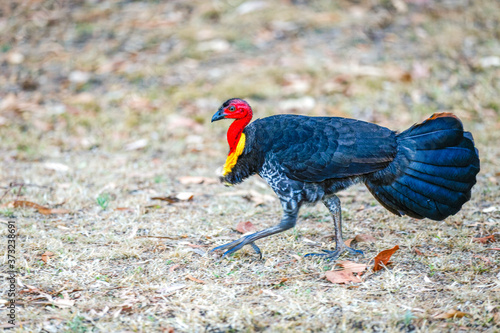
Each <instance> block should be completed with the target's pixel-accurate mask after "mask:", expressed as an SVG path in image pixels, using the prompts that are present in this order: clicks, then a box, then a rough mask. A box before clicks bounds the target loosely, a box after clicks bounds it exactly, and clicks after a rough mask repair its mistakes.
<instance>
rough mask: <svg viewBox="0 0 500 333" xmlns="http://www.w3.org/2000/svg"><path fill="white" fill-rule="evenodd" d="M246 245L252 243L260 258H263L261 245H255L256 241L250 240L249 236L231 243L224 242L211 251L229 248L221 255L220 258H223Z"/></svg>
mask: <svg viewBox="0 0 500 333" xmlns="http://www.w3.org/2000/svg"><path fill="white" fill-rule="evenodd" d="M245 245H250V246H251V247H252V248H253V249H254V251H255V253H257V254H258V255H259V259H262V252H261V251H260V249H259V247H258V246H257V245H255V243H254V242H251V241H249V240H248V238H247V236H245V237H241V238H240V239H237V240H235V241H233V242H230V243H227V244H224V245H221V246H217V247H215V248H213V249H211V250H210V251H209V253H212V252H214V251H218V250H226V249H227V251H226V252H224V253H223V254H222V256H221V257H220V259H222V258H224V257H225V256H228V255H231V254H233V253H235V252H236V251H238V250H239V249H241V248H242V247H243V246H245Z"/></svg>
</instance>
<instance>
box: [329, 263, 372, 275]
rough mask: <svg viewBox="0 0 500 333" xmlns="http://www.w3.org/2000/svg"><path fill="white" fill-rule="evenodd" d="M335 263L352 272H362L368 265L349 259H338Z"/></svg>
mask: <svg viewBox="0 0 500 333" xmlns="http://www.w3.org/2000/svg"><path fill="white" fill-rule="evenodd" d="M336 265H339V266H341V267H342V268H344V270H346V271H351V272H353V273H360V272H363V271H365V270H366V268H367V267H368V265H366V264H360V263H357V262H354V261H349V260H345V261H338V262H337V263H336Z"/></svg>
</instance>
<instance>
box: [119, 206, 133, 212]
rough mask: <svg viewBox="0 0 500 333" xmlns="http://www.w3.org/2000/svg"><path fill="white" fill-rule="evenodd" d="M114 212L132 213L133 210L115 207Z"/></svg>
mask: <svg viewBox="0 0 500 333" xmlns="http://www.w3.org/2000/svg"><path fill="white" fill-rule="evenodd" d="M115 211H121V212H133V211H134V209H133V208H130V207H116V208H115Z"/></svg>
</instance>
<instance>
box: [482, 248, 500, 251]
mask: <svg viewBox="0 0 500 333" xmlns="http://www.w3.org/2000/svg"><path fill="white" fill-rule="evenodd" d="M484 250H485V251H500V247H490V248H489V249H484Z"/></svg>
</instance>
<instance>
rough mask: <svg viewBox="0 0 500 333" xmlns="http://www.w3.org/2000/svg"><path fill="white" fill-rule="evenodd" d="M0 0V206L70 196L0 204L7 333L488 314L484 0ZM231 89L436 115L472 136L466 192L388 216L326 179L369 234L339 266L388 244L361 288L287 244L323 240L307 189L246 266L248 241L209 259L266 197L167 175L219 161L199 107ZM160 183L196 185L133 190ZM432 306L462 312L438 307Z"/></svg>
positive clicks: (439, 325)
mask: <svg viewBox="0 0 500 333" xmlns="http://www.w3.org/2000/svg"><path fill="white" fill-rule="evenodd" d="M294 2H297V3H298V4H295V5H294V4H291V3H294ZM11 3H12V2H6V3H5V4H4V3H2V5H0V10H1V15H2V16H0V27H2V29H1V30H2V31H3V33H2V35H1V36H0V48H1V53H0V66H1V71H2V75H1V76H0V85H1V86H2V87H3V88H2V90H1V91H0V94H1V96H0V98H1V100H0V142H1V145H0V153H1V154H0V156H1V157H0V158H1V159H0V161H1V162H0V186H2V187H4V188H5V189H4V191H7V190H8V189H7V188H8V187H9V184H11V183H23V184H26V185H25V186H23V187H22V188H21V189H20V188H19V187H15V188H13V189H10V191H8V192H5V193H7V194H6V195H5V196H4V197H2V199H1V202H0V204H1V205H3V204H6V203H8V202H11V201H13V200H16V199H17V200H29V201H32V202H36V203H38V204H42V205H45V206H48V207H62V208H65V209H69V210H71V211H72V214H62V215H48V216H44V215H41V214H40V213H38V212H37V211H35V210H33V209H28V208H25V209H23V208H15V209H13V208H8V207H3V208H1V210H0V214H2V215H0V221H1V222H2V225H4V224H5V223H4V222H6V221H8V220H15V221H16V223H17V226H18V243H17V244H18V251H17V262H16V265H17V268H18V291H19V292H20V293H19V294H18V303H19V306H18V307H17V313H18V323H19V326H18V327H17V328H16V329H15V330H14V331H19V332H21V331H44V332H59V331H69V332H86V331H102V332H106V331H120V332H125V331H140V332H142V331H145V332H148V331H167V332H171V331H172V330H174V331H179V332H184V331H185V332H219V331H220V332H234V331H248V332H251V331H262V330H267V331H367V332H372V331H373V332H400V331H403V332H405V331H406V332H443V331H450V332H451V331H453V332H455V331H461V330H463V331H480V332H483V331H484V332H486V331H487V332H494V331H499V330H500V327H499V326H498V325H499V323H500V314H499V313H500V306H499V303H500V282H499V278H500V276H499V275H498V271H499V265H500V257H499V252H498V251H487V248H491V247H498V243H497V244H480V243H476V242H473V241H472V240H473V237H478V236H486V235H490V234H494V233H498V232H499V227H498V223H499V220H500V208H498V207H500V201H499V199H498V194H499V177H500V176H499V173H498V166H499V160H500V148H499V147H498V142H499V139H500V135H499V132H500V126H499V120H500V115H499V112H500V102H499V97H498V92H499V91H500V81H499V77H500V65H499V64H498V62H499V61H500V59H499V57H498V55H499V54H500V42H499V39H500V26H499V22H498V14H497V13H498V12H499V11H500V7H499V4H498V2H497V1H494V0H491V1H474V2H473V4H469V5H467V2H463V3H461V2H459V1H457V2H444V4H441V3H437V2H435V1H432V0H431V1H396V0H394V1H381V2H380V3H376V2H372V3H371V5H368V4H365V3H364V2H359V3H358V4H356V2H348V1H340V2H335V5H330V1H320V0H319V1H312V2H304V1H291V2H290V3H289V2H288V1H281V2H275V3H274V2H269V3H267V2H266V7H265V8H261V9H258V8H254V9H255V11H251V12H248V13H244V9H245V8H247V9H248V8H249V7H241V6H243V5H241V3H242V2H241V1H227V2H225V1H167V2H165V3H163V2H161V1H160V2H113V1H103V2H95V1H76V2H73V3H72V4H71V5H69V4H66V3H65V2H57V1H22V2H19V3H17V4H14V3H12V4H11ZM259 3H260V2H247V3H246V4H247V6H249V4H250V5H252V4H253V5H257V6H258V4H259ZM303 3H308V5H304V4H303ZM419 3H420V4H419ZM471 3H472V2H471ZM261 4H262V3H261ZM240 5H241V6H240ZM230 97H243V98H247V99H249V100H250V101H251V103H252V105H253V106H254V110H255V113H256V115H257V116H259V117H263V116H266V115H269V114H276V113H281V112H297V113H302V114H310V115H341V116H349V117H355V118H360V119H364V120H368V121H375V122H377V123H380V124H382V125H385V126H389V127H391V128H393V129H398V130H403V129H405V128H406V127H408V126H409V125H411V124H412V123H414V122H417V121H421V120H422V119H424V118H425V117H426V116H428V115H430V114H432V113H433V112H435V111H452V112H455V113H456V114H457V115H459V116H460V117H461V118H462V119H463V120H464V123H465V126H466V128H467V129H469V130H470V131H472V132H473V134H474V136H475V138H476V141H477V146H478V148H479V150H480V156H481V163H482V164H481V168H482V171H481V173H480V175H479V177H478V184H477V185H476V186H475V187H474V191H473V197H472V200H471V202H470V203H468V204H466V205H465V206H464V209H463V210H462V211H461V212H460V213H458V214H457V215H456V216H453V217H450V218H448V219H447V220H446V221H442V222H435V221H429V220H424V221H418V220H414V219H410V218H398V217H395V216H393V215H391V214H390V213H389V212H387V211H385V210H384V209H383V208H382V207H381V206H380V205H378V204H377V203H376V202H375V200H374V199H373V197H371V196H370V194H369V193H368V191H367V190H366V189H365V188H364V187H362V186H356V187H353V188H351V189H349V190H347V191H345V192H344V193H342V195H341V200H342V203H343V213H344V222H345V223H344V234H345V235H346V236H347V237H353V236H354V235H357V234H371V235H373V236H374V237H375V238H376V239H377V242H375V243H373V244H367V243H360V244H359V248H361V249H362V250H364V251H365V254H366V257H365V258H350V259H351V260H355V261H357V262H364V263H367V262H369V260H370V259H371V258H373V257H374V256H375V255H376V254H377V253H378V252H379V251H380V250H383V249H387V248H389V247H393V246H394V245H396V244H398V245H399V246H400V248H401V249H400V250H399V251H398V252H396V254H395V255H394V257H393V260H392V261H393V263H394V265H393V266H391V267H390V268H389V269H386V270H382V271H379V272H376V273H374V274H371V275H369V276H367V277H366V278H365V280H364V281H363V282H362V283H359V284H353V285H334V284H332V283H330V282H328V281H326V280H325V279H324V272H325V271H326V270H330V269H331V268H332V265H333V264H332V263H328V262H323V261H319V260H315V259H311V258H303V255H304V254H305V253H308V252H315V251H317V250H318V248H317V247H314V246H312V245H311V242H310V241H307V240H312V241H315V242H318V243H320V245H321V246H322V247H323V248H328V247H333V246H334V244H331V243H329V238H328V235H330V234H332V232H333V229H332V227H331V224H330V217H329V215H328V214H327V211H326V209H325V208H324V207H322V206H320V205H318V206H315V207H308V208H305V209H303V210H302V211H301V216H300V222H299V224H298V225H297V227H296V228H294V229H293V230H292V231H288V232H285V233H283V234H280V235H277V236H274V237H270V238H268V239H266V240H263V241H260V242H259V245H260V246H261V248H262V250H263V252H264V259H263V260H262V261H259V260H256V258H255V257H254V255H253V253H252V252H251V249H243V250H242V251H240V252H238V253H237V254H236V255H234V256H233V257H231V258H229V259H227V260H222V261H216V260H214V259H213V258H209V257H207V256H205V255H204V253H205V252H206V251H207V250H208V249H210V248H212V247H214V246H216V245H219V244H222V243H224V242H227V241H228V240H231V239H236V238H237V237H239V234H238V233H237V232H235V231H234V230H233V228H234V226H235V225H236V223H238V222H240V221H251V222H252V223H253V224H255V225H256V226H258V227H259V228H264V227H268V226H271V225H273V224H275V223H277V221H278V219H279V216H280V214H281V211H280V208H279V205H278V203H277V201H274V202H268V203H266V204H264V205H259V206H255V203H254V202H251V201H249V200H247V199H245V197H244V195H241V192H239V193H235V194H234V195H227V194H228V192H232V191H240V190H241V191H249V190H257V191H258V192H260V193H261V194H269V195H272V193H271V192H270V190H269V189H268V188H267V187H265V186H264V185H263V183H262V181H261V180H260V179H258V178H257V177H255V178H252V179H250V180H249V181H247V182H246V183H244V184H242V185H241V186H239V187H237V188H225V187H223V186H222V185H220V184H199V185H198V184H192V185H183V184H181V183H180V182H179V177H181V176H204V177H214V175H215V170H216V169H217V168H218V167H220V166H221V165H222V163H223V162H224V159H225V156H224V154H225V153H226V151H227V147H226V143H225V138H224V136H225V130H226V126H227V125H228V123H226V124H223V123H217V124H215V125H211V124H210V123H209V120H210V118H211V115H212V114H213V112H214V111H215V110H216V108H217V107H218V106H219V104H220V103H221V102H223V101H224V100H226V99H227V98H230ZM283 101H284V103H283ZM134 145H135V146H134ZM50 163H58V164H56V165H55V166H54V164H50ZM179 192H192V193H193V194H194V196H193V199H192V200H191V201H180V202H177V203H168V202H164V201H157V200H152V199H151V198H152V197H156V196H173V195H175V194H176V193H179ZM493 206H495V207H497V208H496V209H492V208H490V209H487V208H489V207H493ZM1 232H2V235H6V232H7V229H6V228H2V229H1ZM3 244H5V242H4V243H3ZM415 248H417V249H419V250H420V251H421V252H422V253H423V254H424V255H417V254H416V253H415V250H414V249H415ZM45 251H50V252H53V253H54V256H52V257H51V258H50V259H49V260H48V262H47V263H44V261H42V260H41V259H42V257H41V255H42V254H43V253H45ZM0 253H2V255H3V257H2V258H3V259H2V263H5V265H4V264H2V274H3V276H4V277H5V276H6V271H7V269H6V268H5V267H6V262H7V257H6V253H7V252H6V246H5V245H3V246H2V247H1V250H0ZM197 279H198V280H197ZM199 280H201V281H203V282H204V283H201V282H200V281H199ZM5 291H6V288H4V287H2V289H1V293H2V294H1V295H2V296H1V297H0V298H1V299H6V298H7V296H6V294H5ZM57 299H65V300H67V302H66V303H64V302H63V305H64V304H69V305H70V306H67V307H65V306H63V305H61V303H60V302H59V303H58V302H57ZM71 301H74V304H72V303H73V302H71ZM450 309H457V310H460V311H463V312H466V313H468V314H469V315H468V316H465V317H463V318H455V319H448V320H443V319H437V318H435V315H436V314H439V313H443V312H446V311H448V310H450ZM4 310H5V308H0V317H1V318H2V322H3V321H4V313H5V311H4Z"/></svg>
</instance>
